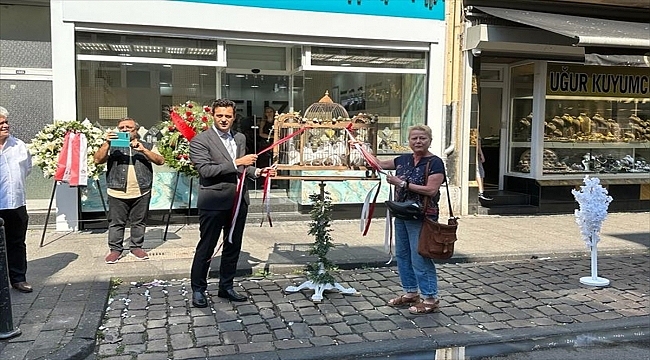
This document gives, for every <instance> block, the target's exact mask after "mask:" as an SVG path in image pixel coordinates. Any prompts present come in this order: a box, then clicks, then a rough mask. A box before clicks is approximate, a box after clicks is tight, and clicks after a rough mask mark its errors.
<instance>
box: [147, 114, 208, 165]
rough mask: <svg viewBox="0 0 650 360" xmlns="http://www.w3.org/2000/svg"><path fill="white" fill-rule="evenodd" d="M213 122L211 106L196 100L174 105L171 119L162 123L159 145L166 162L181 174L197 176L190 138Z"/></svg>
mask: <svg viewBox="0 0 650 360" xmlns="http://www.w3.org/2000/svg"><path fill="white" fill-rule="evenodd" d="M213 122H214V121H213V118H212V114H210V107H209V106H201V105H199V104H198V103H197V102H194V101H187V102H186V103H184V104H181V105H178V106H174V107H173V108H172V109H171V112H170V119H169V120H167V121H163V122H162V123H161V124H160V133H161V135H162V137H161V138H160V140H159V141H158V144H157V147H158V151H159V152H160V154H161V155H162V156H163V157H164V158H165V164H166V165H168V166H169V167H171V168H172V169H174V170H176V171H177V172H179V173H181V174H185V175H187V176H197V175H198V172H197V171H196V169H195V168H194V166H193V165H192V162H191V161H190V142H189V140H191V138H192V137H193V136H194V135H196V134H198V133H200V132H202V131H204V130H206V129H208V128H209V127H210V126H212V123H213Z"/></svg>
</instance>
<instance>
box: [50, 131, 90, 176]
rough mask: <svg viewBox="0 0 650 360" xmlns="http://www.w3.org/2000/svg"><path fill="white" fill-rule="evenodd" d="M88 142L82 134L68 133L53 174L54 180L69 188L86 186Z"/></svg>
mask: <svg viewBox="0 0 650 360" xmlns="http://www.w3.org/2000/svg"><path fill="white" fill-rule="evenodd" d="M87 157H88V140H87V139H86V135H85V134H84V133H77V132H74V131H68V132H67V133H66V134H65V137H64V138H63V147H62V148H61V152H60V153H59V159H58V161H57V165H56V172H55V173H54V180H56V181H61V182H65V183H68V184H69V185H70V186H86V185H88V160H87Z"/></svg>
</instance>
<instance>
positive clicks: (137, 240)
mask: <svg viewBox="0 0 650 360" xmlns="http://www.w3.org/2000/svg"><path fill="white" fill-rule="evenodd" d="M150 200H151V191H149V192H148V193H146V194H145V195H142V196H140V197H137V198H133V199H118V198H114V197H112V196H109V197H108V207H109V218H110V223H109V225H108V247H109V248H110V249H111V250H115V251H122V250H124V247H123V242H124V228H125V227H126V225H127V221H128V222H130V223H131V243H130V244H129V248H142V245H143V244H144V232H145V229H146V225H147V214H148V212H149V201H150Z"/></svg>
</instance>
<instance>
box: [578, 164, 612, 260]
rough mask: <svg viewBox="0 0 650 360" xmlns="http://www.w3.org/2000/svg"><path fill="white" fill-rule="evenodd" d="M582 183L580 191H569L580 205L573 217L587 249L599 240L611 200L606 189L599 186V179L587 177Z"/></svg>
mask: <svg viewBox="0 0 650 360" xmlns="http://www.w3.org/2000/svg"><path fill="white" fill-rule="evenodd" d="M584 183H585V185H582V186H580V191H578V190H571V193H572V194H573V197H574V198H575V199H576V201H577V202H578V204H580V209H579V210H576V211H575V216H576V223H577V224H578V226H580V235H581V236H582V240H584V241H585V243H586V244H587V246H588V247H593V246H595V245H596V244H597V243H598V241H599V240H600V235H599V234H600V228H601V226H602V225H603V221H605V219H606V218H607V208H608V207H609V203H610V202H612V200H613V199H612V197H611V196H609V195H607V189H605V188H604V187H603V186H602V185H600V179H598V178H590V177H589V175H587V176H585V179H584Z"/></svg>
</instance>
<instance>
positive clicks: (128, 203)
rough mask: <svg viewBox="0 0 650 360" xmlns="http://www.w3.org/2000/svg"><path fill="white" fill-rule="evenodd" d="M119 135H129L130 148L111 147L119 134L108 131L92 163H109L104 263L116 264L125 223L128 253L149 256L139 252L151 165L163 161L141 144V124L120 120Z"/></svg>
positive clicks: (146, 209)
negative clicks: (128, 240)
mask: <svg viewBox="0 0 650 360" xmlns="http://www.w3.org/2000/svg"><path fill="white" fill-rule="evenodd" d="M117 128H118V129H119V131H120V132H126V133H129V138H130V144H129V145H130V146H129V147H125V148H122V147H111V145H110V142H111V140H116V139H117V138H118V135H117V134H116V133H115V132H112V131H109V132H108V133H107V134H106V142H105V143H104V144H103V145H102V146H101V147H100V148H99V150H98V151H97V152H96V153H95V163H96V164H103V163H106V162H108V165H107V166H108V170H107V172H106V185H107V187H108V191H107V192H108V206H109V219H108V221H109V226H108V247H109V249H110V252H109V254H108V255H106V258H105V261H106V263H107V264H115V263H116V262H117V261H118V260H119V259H120V257H121V256H122V252H123V250H124V248H123V242H124V229H125V227H126V223H127V221H128V222H129V223H130V224H131V239H130V244H129V248H130V253H131V255H133V256H135V257H136V258H138V259H140V260H147V259H149V256H148V255H147V253H146V252H145V251H144V250H142V245H143V243H144V232H145V225H146V220H147V213H148V212H149V201H150V199H151V185H152V183H153V167H152V166H151V163H154V164H156V165H162V164H163V163H164V162H165V159H164V158H163V157H162V155H160V154H157V153H155V152H153V151H151V149H152V148H153V144H151V143H147V142H144V141H140V136H139V135H138V129H140V125H138V123H137V122H136V121H135V120H133V119H131V118H123V119H121V120H120V121H119V122H118V123H117Z"/></svg>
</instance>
